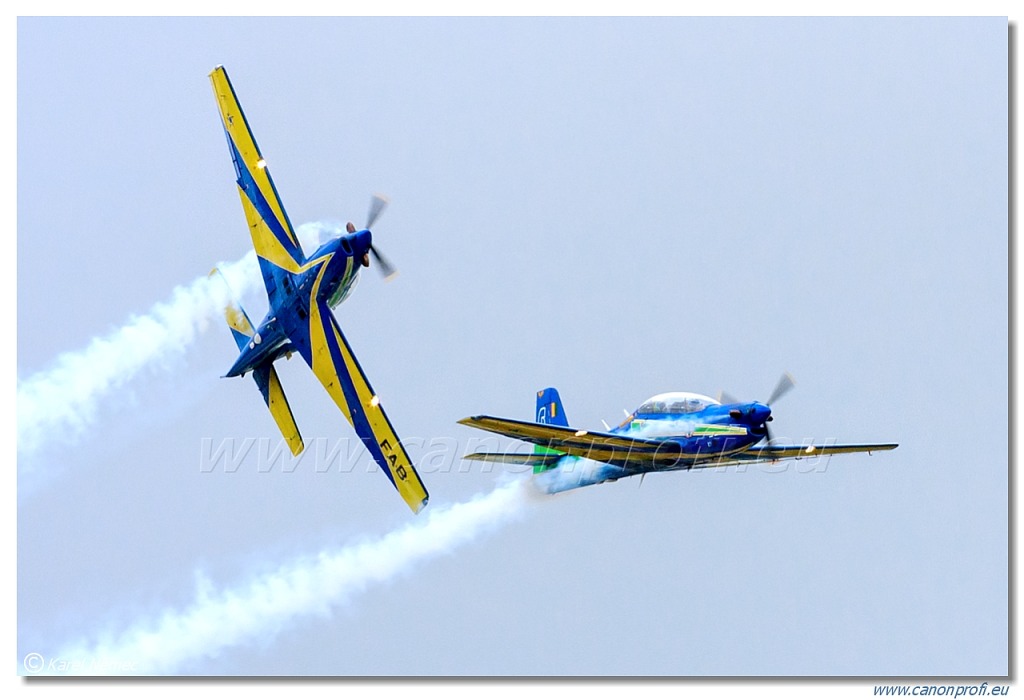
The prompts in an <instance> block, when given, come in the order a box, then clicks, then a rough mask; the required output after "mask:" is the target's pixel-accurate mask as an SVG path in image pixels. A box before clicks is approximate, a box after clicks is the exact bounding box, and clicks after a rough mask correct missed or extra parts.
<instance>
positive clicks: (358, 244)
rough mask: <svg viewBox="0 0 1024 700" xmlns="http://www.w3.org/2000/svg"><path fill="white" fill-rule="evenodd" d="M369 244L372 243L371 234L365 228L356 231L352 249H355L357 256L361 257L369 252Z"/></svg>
mask: <svg viewBox="0 0 1024 700" xmlns="http://www.w3.org/2000/svg"><path fill="white" fill-rule="evenodd" d="M371 245H373V236H372V235H371V234H370V232H369V231H368V230H367V229H363V230H362V231H359V232H358V233H356V235H355V237H354V238H353V240H352V249H353V250H354V251H355V254H356V257H357V258H362V257H363V256H364V255H366V254H367V253H368V252H369V250H370V246H371Z"/></svg>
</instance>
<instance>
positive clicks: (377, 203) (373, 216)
mask: <svg viewBox="0 0 1024 700" xmlns="http://www.w3.org/2000/svg"><path fill="white" fill-rule="evenodd" d="M387 205H388V198H387V197H385V196H384V195H382V194H375V195H373V198H372V199H371V200H370V213H369V214H367V215H366V228H368V229H372V228H373V225H374V224H375V223H377V219H378V218H380V213H381V212H382V211H384V208H385V207H386V206H387Z"/></svg>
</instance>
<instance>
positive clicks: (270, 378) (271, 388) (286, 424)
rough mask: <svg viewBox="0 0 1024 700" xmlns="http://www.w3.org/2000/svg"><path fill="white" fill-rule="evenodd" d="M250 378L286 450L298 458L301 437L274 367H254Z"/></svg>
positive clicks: (270, 365) (267, 365)
mask: <svg viewBox="0 0 1024 700" xmlns="http://www.w3.org/2000/svg"><path fill="white" fill-rule="evenodd" d="M252 378H253V379H255V380H256V386H258V387H259V388H260V393H261V394H263V400H264V401H265V402H266V404H267V408H269V409H270V415H272V416H273V417H274V422H275V423H277V427H278V429H279V430H280V431H281V435H282V436H283V437H284V439H285V442H287V443H288V449H290V450H291V452H292V455H294V456H296V457H298V456H299V455H300V454H301V453H302V450H303V449H304V447H305V446H304V445H303V443H302V436H301V435H300V434H299V426H298V425H296V424H295V416H294V415H292V407H291V406H289V405H288V399H287V398H286V397H285V395H284V389H282V388H281V380H280V379H278V378H277V370H276V369H274V365H272V364H266V365H260V366H259V367H256V368H255V369H254V370H253V371H252Z"/></svg>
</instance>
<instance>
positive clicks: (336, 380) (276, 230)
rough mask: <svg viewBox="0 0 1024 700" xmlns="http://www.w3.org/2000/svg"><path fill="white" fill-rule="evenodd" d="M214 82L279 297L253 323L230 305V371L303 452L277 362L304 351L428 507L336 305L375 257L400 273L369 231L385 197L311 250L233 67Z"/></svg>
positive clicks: (396, 476) (386, 465) (374, 448)
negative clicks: (250, 386) (253, 125)
mask: <svg viewBox="0 0 1024 700" xmlns="http://www.w3.org/2000/svg"><path fill="white" fill-rule="evenodd" d="M210 80H211V82H212V83H213V92H214V95H215V96H216V98H217V106H218V107H219V108H220V116H221V121H222V122H223V125H224V133H225V135H226V136H227V140H228V150H229V151H230V153H231V162H232V164H233V165H234V169H235V180H236V182H237V184H238V195H239V197H240V198H241V200H242V209H243V210H244V211H245V218H246V221H248V223H249V233H250V235H251V236H252V244H253V247H254V248H255V249H256V255H257V258H258V260H259V266H260V272H261V273H262V275H263V282H264V284H265V285H266V288H267V297H268V298H269V300H270V310H269V311H268V312H267V315H266V316H265V317H264V319H263V320H262V321H261V322H260V324H259V326H254V325H253V324H252V322H251V321H250V320H249V317H248V315H246V313H245V311H244V310H242V308H241V307H240V306H238V305H237V304H231V305H230V306H228V308H226V309H225V313H224V315H225V318H226V320H227V322H228V326H230V328H231V333H232V335H234V338H235V342H236V343H237V345H238V349H239V351H240V352H239V355H238V359H237V360H235V364H234V365H232V367H231V369H230V370H228V373H227V375H226V376H228V377H238V376H244V375H245V374H246V373H248V372H251V373H252V377H253V379H255V380H256V385H257V386H258V387H259V389H260V393H262V394H263V400H264V401H265V402H266V404H267V406H268V408H270V413H271V415H272V416H273V417H274V421H275V422H276V423H277V427H278V428H279V429H280V430H281V434H282V435H283V436H284V439H285V441H286V442H287V443H288V447H289V448H290V449H291V452H292V454H293V455H298V454H300V453H301V452H302V450H303V449H304V445H303V442H302V436H301V435H300V434H299V429H298V426H296V424H295V417H294V416H293V415H292V410H291V407H290V406H289V405H288V400H287V399H286V398H285V395H284V391H283V390H282V389H281V382H280V380H279V379H278V377H277V372H276V371H275V370H274V361H275V360H277V359H279V358H281V357H291V354H292V353H293V352H298V353H299V354H300V355H302V359H304V360H305V361H306V364H308V365H309V366H310V368H312V370H313V374H315V375H316V378H317V379H319V380H320V383H321V384H323V385H324V388H325V389H327V393H328V394H330V396H331V398H332V399H333V400H334V403H336V404H337V405H338V408H340V409H341V412H342V413H343V414H344V416H345V418H347V419H348V422H349V423H351V424H352V427H353V428H355V431H356V433H357V434H358V435H359V437H360V439H361V440H362V442H363V444H364V445H365V446H366V449H367V450H369V452H370V454H371V455H373V458H374V460H376V462H377V464H379V465H380V468H381V469H382V470H383V471H384V473H385V474H387V476H388V479H390V480H391V483H392V484H394V486H395V488H396V489H398V493H399V494H401V496H402V498H403V499H404V500H405V502H406V503H407V504H408V505H409V507H410V508H411V509H412V510H413V512H414V513H418V512H419V511H420V510H421V509H422V508H423V507H424V506H426V505H427V500H428V495H427V490H426V489H425V488H424V486H423V482H422V481H421V480H420V477H419V474H418V473H417V472H416V469H415V468H414V467H413V464H412V460H411V459H410V458H409V455H408V453H407V452H406V451H405V448H404V447H403V446H402V443H401V441H400V440H399V439H398V435H396V434H395V429H394V427H393V426H392V425H391V421H390V420H388V417H387V414H386V413H384V407H383V406H382V405H381V403H380V399H379V398H378V396H377V394H376V393H375V392H374V390H373V387H371V386H370V382H369V380H368V379H367V378H366V375H365V374H364V373H363V369H362V367H360V366H359V362H358V360H356V356H355V353H353V352H352V348H351V346H350V345H349V344H348V341H347V340H346V339H345V335H344V334H343V333H342V332H341V328H340V327H339V326H338V322H337V321H336V320H335V318H334V316H333V314H332V313H331V309H333V308H334V307H336V306H338V305H339V304H340V303H341V302H342V301H344V300H345V299H346V297H348V295H349V294H350V293H351V292H352V289H353V287H354V285H355V283H356V280H357V278H358V276H359V268H360V265H361V266H363V267H369V265H370V256H373V258H374V259H375V261H376V263H377V265H378V267H379V268H380V269H381V271H382V272H383V273H384V274H385V275H387V276H390V275H391V274H393V272H394V270H393V268H392V267H391V265H390V264H388V262H387V260H385V259H384V257H383V256H382V255H381V254H380V252H379V251H378V250H377V249H376V248H374V246H373V238H372V236H371V234H370V230H369V229H370V227H371V226H373V224H374V222H375V221H376V220H377V217H378V216H380V213H381V211H382V210H383V208H384V205H385V204H386V200H384V199H382V198H380V197H375V198H374V199H373V200H372V201H371V205H370V213H369V217H368V218H369V221H368V223H367V224H366V227H365V228H364V229H362V230H361V231H357V230H356V229H355V226H353V225H352V224H351V223H349V224H348V226H347V235H342V236H339V237H336V238H332V239H329V240H327V241H326V242H322V245H321V246H320V247H319V248H318V249H317V250H316V252H314V253H313V254H312V255H310V256H309V257H306V255H304V254H303V252H302V248H301V247H300V246H299V240H298V238H297V237H296V235H295V230H294V229H293V228H292V225H291V222H290V221H289V220H288V215H287V214H286V213H285V211H284V206H283V205H282V204H281V198H280V196H279V195H278V193H277V188H276V187H275V186H274V181H273V179H271V177H270V169H269V168H268V167H267V161H266V160H264V158H263V155H262V154H261V153H260V149H259V147H258V146H257V145H256V140H255V138H253V134H252V130H251V129H250V128H249V123H248V121H246V118H245V114H244V113H243V112H242V107H241V106H240V105H239V103H238V97H237V96H236V95H235V90H234V88H233V87H232V86H231V81H230V80H229V79H228V74H227V72H226V71H225V70H224V68H223V67H222V66H218V67H217V68H215V69H214V70H213V72H212V73H210Z"/></svg>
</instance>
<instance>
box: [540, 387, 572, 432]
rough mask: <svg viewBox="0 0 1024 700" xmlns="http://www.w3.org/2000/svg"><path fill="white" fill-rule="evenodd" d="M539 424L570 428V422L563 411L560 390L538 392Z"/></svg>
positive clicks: (552, 389)
mask: <svg viewBox="0 0 1024 700" xmlns="http://www.w3.org/2000/svg"><path fill="white" fill-rule="evenodd" d="M537 422H538V423H543V424H544V425H561V426H563V427H565V428H568V427H569V421H568V420H567V419H566V417H565V411H564V410H562V399H561V397H560V396H559V395H558V389H555V388H554V387H548V388H547V389H544V390H543V391H538V392H537Z"/></svg>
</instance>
